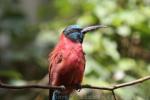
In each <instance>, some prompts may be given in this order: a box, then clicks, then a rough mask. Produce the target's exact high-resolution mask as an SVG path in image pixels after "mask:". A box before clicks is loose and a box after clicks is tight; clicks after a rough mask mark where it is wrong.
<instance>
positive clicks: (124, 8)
mask: <svg viewBox="0 0 150 100" xmlns="http://www.w3.org/2000/svg"><path fill="white" fill-rule="evenodd" d="M41 2H43V3H42V4H39V5H38V12H37V15H36V16H37V18H38V21H37V23H38V24H35V25H33V24H32V23H30V21H29V20H28V19H27V18H26V15H25V13H24V12H23V11H22V10H21V8H20V7H21V6H20V2H19V0H14V1H13V0H12V1H10V0H1V1H0V22H1V23H0V66H1V67H0V79H1V81H3V82H7V83H10V84H26V83H28V82H29V81H31V80H32V81H33V80H35V81H36V80H40V79H41V78H42V77H44V75H46V73H47V66H48V61H47V58H48V53H49V52H50V51H51V50H52V48H53V47H54V45H55V44H56V43H57V41H58V39H59V38H58V37H59V35H60V33H61V31H62V30H63V29H64V28H65V27H66V26H68V25H70V24H79V25H81V26H88V25H94V24H104V25H108V26H110V27H109V28H107V29H102V30H98V31H95V32H91V33H89V34H87V35H86V37H85V40H84V44H83V48H84V51H85V53H86V60H87V63H86V70H85V78H84V80H83V84H92V85H97V86H98V85H99V86H103V85H105V86H107V85H111V84H117V83H122V82H128V81H131V80H134V79H137V78H140V77H143V76H146V75H149V73H150V63H149V60H150V45H149V43H150V39H149V38H150V20H149V19H150V2H149V0H132V1H131V0H80V1H79V0H76V1H75V0H61V1H60V0H49V1H48V0H47V1H46V0H45V1H41ZM149 83H150V82H145V83H143V84H141V85H138V86H133V87H128V88H122V89H119V90H117V91H116V93H117V96H118V98H120V100H149V99H150V94H149V92H150V86H149ZM0 90H1V89H0ZM88 93H91V91H90V90H87V91H84V90H83V91H81V92H80V93H79V96H83V95H81V94H85V95H86V94H88ZM93 93H95V95H97V94H96V93H97V91H93ZM98 93H99V94H101V95H103V96H105V97H106V100H107V98H109V96H110V93H107V92H104V93H102V92H101V91H98ZM37 95H38V96H37ZM9 97H11V99H12V98H13V100H18V99H19V100H24V99H25V100H32V99H34V98H36V99H37V100H43V98H46V97H47V94H46V93H45V92H41V91H34V90H30V92H29V90H22V91H21V92H19V91H16V92H14V91H8V90H2V91H0V98H3V100H9V99H10V98H9ZM72 98H74V99H77V96H73V97H72Z"/></svg>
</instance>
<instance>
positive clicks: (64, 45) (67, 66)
mask: <svg viewBox="0 0 150 100" xmlns="http://www.w3.org/2000/svg"><path fill="white" fill-rule="evenodd" d="M49 62H50V64H49V79H50V81H49V83H50V85H52V86H61V85H64V86H67V85H69V86H70V85H77V84H81V82H82V79H83V74H84V69H85V57H84V52H83V49H82V44H81V43H80V42H74V41H72V40H70V39H69V38H67V37H66V36H65V35H64V34H63V33H62V35H61V37H60V40H59V42H58V44H57V45H56V47H55V48H54V50H53V51H52V52H51V53H50V54H49ZM72 91H73V89H72V88H67V89H66V90H65V91H63V93H64V94H70V93H71V92H72Z"/></svg>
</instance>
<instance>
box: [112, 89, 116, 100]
mask: <svg viewBox="0 0 150 100" xmlns="http://www.w3.org/2000/svg"><path fill="white" fill-rule="evenodd" d="M112 94H113V97H114V100H117V97H116V95H115V92H114V90H112Z"/></svg>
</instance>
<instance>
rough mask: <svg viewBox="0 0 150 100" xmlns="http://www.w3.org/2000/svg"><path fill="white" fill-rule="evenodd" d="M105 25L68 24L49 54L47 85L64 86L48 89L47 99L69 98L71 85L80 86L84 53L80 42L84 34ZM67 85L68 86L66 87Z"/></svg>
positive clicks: (71, 89) (83, 68) (83, 66)
mask: <svg viewBox="0 0 150 100" xmlns="http://www.w3.org/2000/svg"><path fill="white" fill-rule="evenodd" d="M105 27H107V26H105V25H93V26H88V27H84V28H82V27H81V26H79V25H69V26H68V27H66V28H65V29H64V30H63V32H62V33H61V35H60V38H59V41H58V43H57V44H56V46H55V47H54V49H53V50H52V52H51V53H50V54H49V58H48V61H49V68H48V71H49V85H50V86H64V87H65V89H64V90H62V91H61V90H52V89H50V90H49V100H69V95H70V94H71V93H72V92H73V91H74V88H73V87H71V86H75V85H76V86H80V85H81V82H82V80H83V75H84V70H85V64H86V60H85V53H84V51H83V47H82V43H83V39H84V37H85V34H86V33H87V32H90V31H94V30H96V29H99V28H105ZM67 86H69V87H67Z"/></svg>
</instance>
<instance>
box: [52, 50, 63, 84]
mask: <svg viewBox="0 0 150 100" xmlns="http://www.w3.org/2000/svg"><path fill="white" fill-rule="evenodd" d="M62 59H63V55H62V53H61V52H60V51H56V50H54V51H53V52H52V53H51V54H50V55H49V83H50V84H52V81H53V77H55V75H54V73H53V72H52V69H53V68H54V67H55V69H57V68H59V66H60V65H59V64H60V63H61V62H62Z"/></svg>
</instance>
